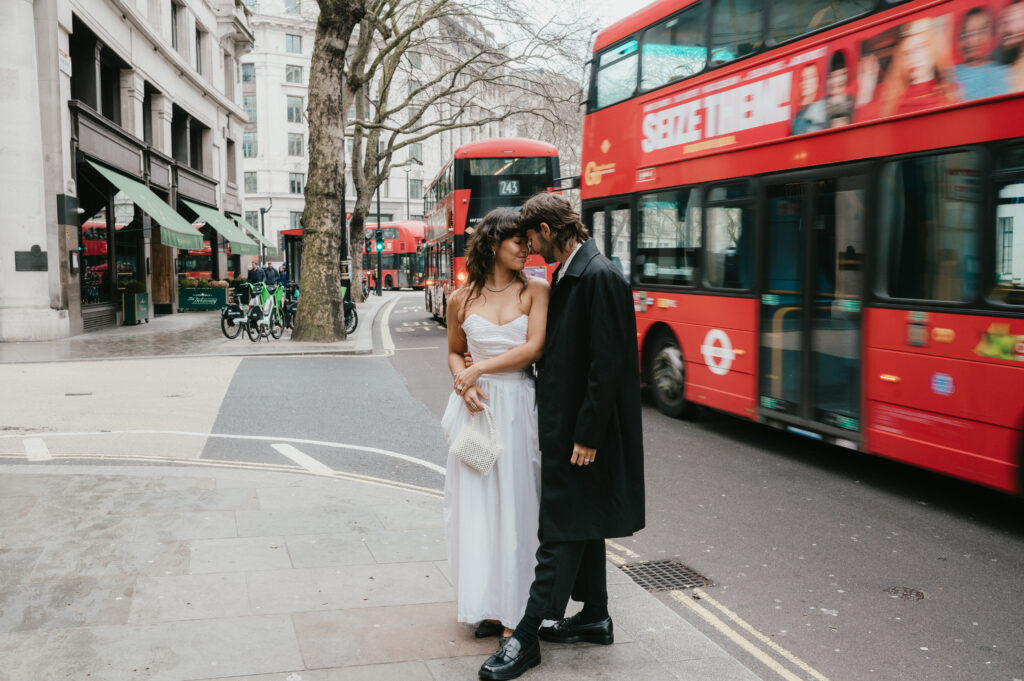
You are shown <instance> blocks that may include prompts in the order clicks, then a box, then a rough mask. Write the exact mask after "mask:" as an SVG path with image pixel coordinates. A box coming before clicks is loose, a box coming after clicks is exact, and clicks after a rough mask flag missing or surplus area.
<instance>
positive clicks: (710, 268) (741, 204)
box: [704, 183, 754, 289]
mask: <svg viewBox="0 0 1024 681" xmlns="http://www.w3.org/2000/svg"><path fill="white" fill-rule="evenodd" d="M749 197H750V189H749V188H748V186H747V184H746V183H743V184H733V185H728V186H726V187H715V188H714V189H712V190H711V191H710V192H708V203H707V212H706V217H705V219H706V224H707V228H708V231H707V238H706V240H705V250H704V253H705V255H704V271H705V272H706V281H707V284H708V286H711V287H713V288H732V289H749V288H750V283H751V281H752V279H753V264H754V211H753V208H752V207H751V206H750V205H749V201H750V198H749Z"/></svg>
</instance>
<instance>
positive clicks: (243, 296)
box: [220, 283, 254, 339]
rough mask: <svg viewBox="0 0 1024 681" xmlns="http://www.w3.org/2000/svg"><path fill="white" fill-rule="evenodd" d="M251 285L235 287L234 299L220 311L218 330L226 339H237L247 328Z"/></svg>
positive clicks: (244, 284) (251, 295)
mask: <svg viewBox="0 0 1024 681" xmlns="http://www.w3.org/2000/svg"><path fill="white" fill-rule="evenodd" d="M253 298H254V296H253V291H252V284H249V283H241V284H239V285H238V286H236V287H235V299H234V300H233V301H231V302H229V303H228V304H227V305H226V306H225V307H224V308H223V309H221V311H220V330H221V331H222V332H223V333H224V335H225V336H227V337H228V338H232V339H234V338H238V336H239V334H241V333H242V331H246V330H247V329H248V326H249V307H250V305H251V303H252V301H253Z"/></svg>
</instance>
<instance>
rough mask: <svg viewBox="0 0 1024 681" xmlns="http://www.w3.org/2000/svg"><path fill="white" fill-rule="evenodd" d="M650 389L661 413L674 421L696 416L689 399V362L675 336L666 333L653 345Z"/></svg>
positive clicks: (661, 334) (662, 333) (650, 356)
mask: <svg viewBox="0 0 1024 681" xmlns="http://www.w3.org/2000/svg"><path fill="white" fill-rule="evenodd" d="M648 357H649V358H650V360H649V361H650V371H649V376H650V388H651V398H652V399H653V400H654V404H655V406H657V407H658V411H660V412H661V413H662V414H665V415H666V416H671V417H672V418H677V419H682V418H690V417H692V416H693V404H692V403H690V402H689V401H687V399H686V397H685V393H684V391H685V388H686V363H685V362H684V361H683V353H682V351H681V350H680V349H679V344H678V343H677V342H676V339H675V337H674V336H673V335H672V334H671V333H669V332H668V331H662V332H661V333H659V334H658V336H657V337H656V338H654V340H653V341H652V343H651V350H650V353H649V354H648Z"/></svg>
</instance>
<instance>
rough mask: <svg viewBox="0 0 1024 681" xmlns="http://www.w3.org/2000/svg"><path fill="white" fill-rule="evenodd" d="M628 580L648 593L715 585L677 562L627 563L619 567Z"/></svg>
mask: <svg viewBox="0 0 1024 681" xmlns="http://www.w3.org/2000/svg"><path fill="white" fill-rule="evenodd" d="M620 569H621V570H622V571H623V572H625V573H626V574H627V575H629V577H630V579H632V580H633V581H634V582H636V583H637V584H639V585H640V586H642V587H643V588H645V589H647V590H648V591H672V590H673V589H692V588H694V587H698V586H714V585H715V583H714V582H712V581H711V580H710V579H708V578H707V577H705V576H704V575H702V574H700V573H699V572H697V571H696V570H694V569H692V568H688V567H686V566H685V565H683V564H682V563H680V562H679V561H678V560H654V561H651V562H649V563H647V562H645V563H628V564H626V565H623V566H621V568H620Z"/></svg>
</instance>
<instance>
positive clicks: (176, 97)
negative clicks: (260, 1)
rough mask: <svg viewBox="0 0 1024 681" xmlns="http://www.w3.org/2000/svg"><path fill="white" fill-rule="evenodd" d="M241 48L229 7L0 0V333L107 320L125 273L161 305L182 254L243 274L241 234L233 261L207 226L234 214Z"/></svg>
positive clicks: (244, 43)
mask: <svg viewBox="0 0 1024 681" xmlns="http://www.w3.org/2000/svg"><path fill="white" fill-rule="evenodd" d="M252 44H253V33H252V30H251V28H250V12H249V10H248V9H247V8H246V7H245V5H244V3H243V2H242V0H6V1H5V2H2V3H0V64H2V65H3V66H0V74H2V78H0V80H2V81H3V82H4V84H5V88H4V90H5V98H4V100H5V101H4V104H5V105H4V106H3V107H0V149H2V153H0V201H2V203H3V205H4V206H5V208H6V210H5V213H6V217H7V219H6V220H5V223H4V225H3V226H2V227H0V341H19V340H45V339H55V338H62V337H66V336H69V335H76V334H79V333H82V332H83V331H88V330H91V329H95V328H100V327H103V326H108V325H113V324H117V323H119V322H120V321H121V319H122V309H121V302H122V294H123V292H124V291H125V290H128V289H130V288H131V286H128V287H127V288H126V286H125V285H126V282H128V281H129V280H131V281H132V284H133V285H134V286H135V287H139V286H141V287H143V288H144V289H145V292H146V293H147V294H148V310H147V311H146V312H147V314H148V316H152V315H154V314H161V313H171V312H172V311H174V309H175V308H176V305H177V293H178V276H179V274H181V273H182V270H183V263H184V262H185V261H187V260H189V259H190V256H192V257H191V259H192V260H196V259H200V258H204V257H205V263H207V264H208V265H209V270H210V272H209V273H210V276H212V277H216V278H225V277H227V276H228V275H230V274H231V273H232V272H234V271H236V270H238V269H241V268H243V267H244V264H245V263H244V262H240V261H239V260H240V258H239V252H241V251H245V250H247V249H250V248H251V247H253V244H254V237H251V236H243V235H242V234H241V232H237V236H232V237H231V238H232V239H234V241H232V244H233V245H234V248H233V250H234V256H231V255H229V253H228V248H227V247H226V244H227V241H228V238H227V237H225V236H224V234H226V233H227V232H228V231H229V229H230V227H231V224H232V223H230V222H228V223H227V226H226V227H224V230H223V231H220V230H217V229H214V224H213V223H214V222H217V223H218V224H219V223H220V222H221V220H220V219H221V218H223V216H224V215H225V214H226V213H231V214H239V215H241V214H243V213H244V212H245V206H244V205H243V192H242V163H241V161H242V149H241V146H242V135H243V128H244V123H245V114H244V111H243V108H242V97H241V87H240V85H241V83H240V75H241V70H240V60H241V58H242V57H243V56H244V55H245V54H246V53H248V51H249V50H250V49H251V46H252ZM140 187H141V189H140ZM154 202H156V203H162V204H163V207H161V206H160V205H156V203H154ZM186 202H190V203H191V205H193V206H199V207H200V209H201V210H205V209H213V211H214V212H215V215H213V216H212V217H213V218H217V219H216V220H213V219H211V220H210V221H204V220H200V219H199V215H198V213H197V212H195V211H194V210H193V209H192V208H190V207H189V205H190V204H189V203H186ZM167 207H169V208H170V209H171V210H172V211H173V213H170V214H168V213H166V212H165V209H166V208H167ZM158 216H163V217H158ZM176 216H177V217H176ZM225 222H227V221H225ZM204 224H205V226H202V227H201V230H197V228H196V226H199V225H204ZM196 234H201V237H199V238H198V244H197V238H196ZM204 242H207V243H204ZM243 258H244V256H243ZM140 282H141V284H140Z"/></svg>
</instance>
